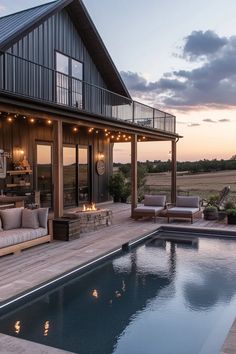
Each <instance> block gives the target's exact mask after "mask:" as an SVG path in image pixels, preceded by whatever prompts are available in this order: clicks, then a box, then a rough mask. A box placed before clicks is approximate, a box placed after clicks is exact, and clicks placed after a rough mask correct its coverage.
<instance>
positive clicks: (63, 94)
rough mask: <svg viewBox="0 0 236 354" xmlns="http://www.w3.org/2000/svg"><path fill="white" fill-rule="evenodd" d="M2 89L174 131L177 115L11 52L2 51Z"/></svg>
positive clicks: (0, 85)
mask: <svg viewBox="0 0 236 354" xmlns="http://www.w3.org/2000/svg"><path fill="white" fill-rule="evenodd" d="M0 91H5V92H9V93H12V94H15V95H17V96H23V97H28V98H31V99H35V100H39V101H42V102H47V103H56V104H58V105H60V106H64V107H68V106H69V107H73V108H75V109H78V110H79V111H84V112H88V113H92V114H96V115H100V116H101V117H106V118H112V119H119V120H123V121H126V122H130V123H136V124H139V125H141V126H145V127H148V128H154V129H158V130H162V131H166V132H170V133H175V131H176V122H175V116H173V115H171V114H168V113H166V112H163V111H161V110H158V109H155V108H152V107H149V106H147V105H144V104H142V103H139V102H136V101H133V100H131V99H129V98H127V97H124V96H121V95H118V94H115V93H114V92H111V91H109V90H106V89H104V88H102V87H99V86H96V85H93V84H89V83H87V82H85V81H81V80H78V79H76V78H74V77H71V76H67V75H65V74H63V73H60V72H57V71H55V70H52V69H50V68H47V67H45V66H42V65H39V64H36V63H34V62H32V61H29V60H25V59H22V58H20V57H17V56H14V55H12V54H9V53H0Z"/></svg>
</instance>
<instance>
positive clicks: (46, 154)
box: [36, 144, 52, 207]
mask: <svg viewBox="0 0 236 354" xmlns="http://www.w3.org/2000/svg"><path fill="white" fill-rule="evenodd" d="M36 154H37V156H36V176H37V177H36V189H37V190H38V191H39V192H40V204H41V206H43V207H52V145H49V144H37V145H36Z"/></svg>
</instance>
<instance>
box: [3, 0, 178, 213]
mask: <svg viewBox="0 0 236 354" xmlns="http://www.w3.org/2000/svg"><path fill="white" fill-rule="evenodd" d="M0 112H1V113H0V161H1V162H2V163H1V167H0V190H1V191H2V192H3V193H4V194H8V195H24V194H26V193H34V192H35V191H39V192H40V199H41V205H43V206H48V207H50V208H51V209H52V210H54V215H55V216H61V215H62V214H63V209H64V208H66V207H74V206H78V205H80V204H82V203H86V202H91V201H93V202H104V201H107V200H109V194H108V188H107V186H108V180H109V176H110V175H111V174H112V163H113V159H112V151H113V145H114V143H115V142H116V143H117V142H130V144H131V160H132V208H134V207H135V205H136V203H137V144H138V141H156V142H157V143H158V141H170V142H171V144H172V167H173V168H172V186H171V188H172V200H174V199H175V194H176V172H175V170H176V142H177V141H178V139H179V135H178V134H177V133H176V122H175V117H174V116H173V115H171V114H168V113H166V112H163V111H160V110H157V109H154V108H152V107H149V106H146V105H143V104H141V103H139V102H135V101H133V100H132V98H131V97H130V94H129V92H128V90H127V88H126V86H125V84H124V82H123V81H122V79H121V77H120V74H119V72H118V71H117V69H116V67H115V65H114V63H113V61H112V59H111V57H110V55H109V53H108V52H107V50H106V48H105V46H104V44H103V42H102V40H101V38H100V36H99V34H98V32H97V30H96V28H95V26H94V24H93V22H92V20H91V18H90V16H89V14H88V12H87V10H86V8H85V6H84V4H83V3H82V1H80V0H57V1H54V2H50V3H47V4H44V5H41V6H37V7H34V8H31V9H27V10H24V11H21V12H18V13H15V14H12V15H8V16H5V17H2V18H0Z"/></svg>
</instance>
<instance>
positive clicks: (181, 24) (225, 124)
mask: <svg viewBox="0 0 236 354" xmlns="http://www.w3.org/2000/svg"><path fill="white" fill-rule="evenodd" d="M47 2H48V1H44V0H24V1H19V0H11V1H9V0H0V16H3V15H7V14H9V13H12V12H16V11H19V10H22V9H25V8H28V7H33V6H36V5H40V4H44V3H47ZM84 3H85V5H86V7H87V9H88V11H89V13H90V15H91V17H92V19H93V21H94V23H95V25H96V27H97V29H98V32H99V33H100V35H101V37H102V39H103V41H104V43H105V45H106V47H107V49H108V51H109V53H110V55H111V57H112V59H113V61H114V63H115V65H116V66H117V69H118V70H119V71H120V73H121V75H122V78H123V80H124V81H125V83H126V85H127V87H128V89H129V91H130V93H131V96H132V97H133V98H134V99H136V100H138V101H141V102H144V103H147V104H149V105H151V106H154V107H156V108H160V109H163V110H166V111H168V112H170V113H172V114H174V115H176V117H177V132H178V133H179V134H180V135H183V136H184V138H183V139H181V140H180V141H179V142H178V149H177V154H178V156H177V158H178V160H179V161H183V160H198V159H204V158H206V159H213V158H217V159H221V158H224V159H227V158H230V157H231V156H232V155H234V154H235V153H236V139H235V127H236V59H235V58H236V25H235V13H236V1H235V0H225V1H222V0H208V1H207V2H206V1H205V0H204V1H203V0H198V1H193V0H188V1H187V0H178V1H173V0H145V1H144V0H128V1H127V0H119V1H117V0H99V1H98V0H84ZM169 151H170V145H169V143H168V144H166V143H142V145H141V146H140V147H139V154H138V158H139V160H147V159H148V160H154V159H156V160H159V159H161V160H167V159H168V158H169V154H168V153H169ZM129 154H130V152H129V145H128V146H127V145H120V144H117V146H116V147H115V160H116V161H121V162H124V161H128V159H129Z"/></svg>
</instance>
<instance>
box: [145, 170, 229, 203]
mask: <svg viewBox="0 0 236 354" xmlns="http://www.w3.org/2000/svg"><path fill="white" fill-rule="evenodd" d="M170 185H171V174H170V173H168V172H167V173H149V174H148V175H147V177H146V187H145V190H146V192H150V193H166V194H167V195H168V196H170ZM225 186H230V188H231V191H230V195H229V200H234V201H235V202H236V170H234V171H220V172H211V173H201V174H187V173H178V174H177V194H178V195H199V196H200V197H201V198H205V199H206V198H208V197H209V196H210V195H212V194H218V193H219V192H220V191H221V190H222V189H223V188H224V187H225ZM168 199H170V198H168Z"/></svg>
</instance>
